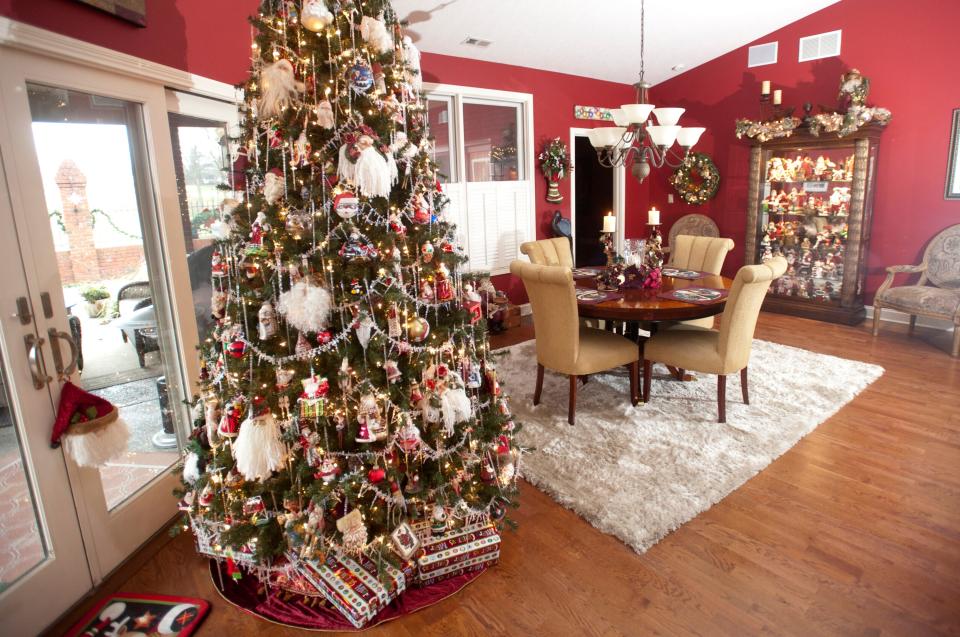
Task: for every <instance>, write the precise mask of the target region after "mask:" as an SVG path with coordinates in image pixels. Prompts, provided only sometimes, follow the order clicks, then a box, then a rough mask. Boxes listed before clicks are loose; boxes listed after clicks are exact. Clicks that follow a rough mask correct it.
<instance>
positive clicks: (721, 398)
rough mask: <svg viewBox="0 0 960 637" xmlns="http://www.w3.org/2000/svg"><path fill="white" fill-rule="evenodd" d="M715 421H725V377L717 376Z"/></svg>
mask: <svg viewBox="0 0 960 637" xmlns="http://www.w3.org/2000/svg"><path fill="white" fill-rule="evenodd" d="M717 413H718V415H719V418H717V422H721V423H723V422H727V377H726V376H723V375H720V376H717Z"/></svg>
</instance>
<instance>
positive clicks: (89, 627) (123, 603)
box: [66, 593, 210, 637]
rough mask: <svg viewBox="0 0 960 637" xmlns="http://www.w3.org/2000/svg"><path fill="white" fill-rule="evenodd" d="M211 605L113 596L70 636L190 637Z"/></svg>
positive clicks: (186, 599) (185, 599)
mask: <svg viewBox="0 0 960 637" xmlns="http://www.w3.org/2000/svg"><path fill="white" fill-rule="evenodd" d="M209 611H210V604H209V603H208V602H206V601H204V600H202V599H195V598H192V597H171V596H169V595H141V594H139V593H114V594H113V595H110V596H109V597H105V598H103V599H101V600H100V602H99V603H98V604H97V605H96V606H94V607H93V608H92V609H91V610H90V612H88V613H87V614H86V615H85V616H84V618H83V619H81V620H80V621H79V622H77V624H76V625H75V626H74V627H73V628H71V629H70V630H69V631H68V632H67V633H66V634H67V637H87V636H92V635H172V636H174V637H187V635H192V634H193V633H194V631H196V629H197V628H198V627H199V626H200V622H202V621H203V618H204V617H206V615H207V613H208V612H209Z"/></svg>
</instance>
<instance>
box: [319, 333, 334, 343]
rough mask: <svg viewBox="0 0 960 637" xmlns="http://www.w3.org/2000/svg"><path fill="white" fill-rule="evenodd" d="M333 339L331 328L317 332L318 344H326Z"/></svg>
mask: <svg viewBox="0 0 960 637" xmlns="http://www.w3.org/2000/svg"><path fill="white" fill-rule="evenodd" d="M332 340H333V334H331V333H330V330H323V331H322V332H320V333H319V334H317V344H318V345H326V344H327V343H329V342H330V341H332Z"/></svg>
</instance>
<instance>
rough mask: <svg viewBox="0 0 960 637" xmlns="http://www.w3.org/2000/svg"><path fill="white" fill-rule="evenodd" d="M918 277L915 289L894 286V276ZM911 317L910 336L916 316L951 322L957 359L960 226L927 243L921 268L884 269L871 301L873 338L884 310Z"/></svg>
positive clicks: (951, 227) (915, 266)
mask: <svg viewBox="0 0 960 637" xmlns="http://www.w3.org/2000/svg"><path fill="white" fill-rule="evenodd" d="M901 273H903V274H919V275H920V279H919V280H918V281H917V283H916V284H915V285H897V286H895V285H894V284H893V283H894V278H895V277H896V276H897V274H901ZM885 308H889V309H891V310H899V311H901V312H906V313H907V314H909V315H910V333H911V334H912V333H913V329H914V327H916V324H917V316H926V317H930V318H937V319H945V320H947V321H952V322H953V348H952V351H951V354H952V355H953V356H954V357H957V356H960V224H956V225H953V226H950V227H949V228H947V229H945V230H943V231H942V232H940V233H939V234H937V236H935V237H934V238H933V240H932V241H930V245H928V246H927V249H926V250H924V252H923V261H922V262H921V263H920V265H894V266H891V267H889V268H887V280H886V281H884V282H883V284H882V285H881V286H880V288H879V289H878V290H877V293H876V294H875V295H874V299H873V335H874V336H876V335H877V334H878V333H879V332H880V313H881V312H882V311H883V310H884V309H885Z"/></svg>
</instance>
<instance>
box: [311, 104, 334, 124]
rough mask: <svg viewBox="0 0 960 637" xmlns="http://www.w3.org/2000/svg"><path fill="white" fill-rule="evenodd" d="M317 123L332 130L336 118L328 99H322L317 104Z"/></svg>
mask: <svg viewBox="0 0 960 637" xmlns="http://www.w3.org/2000/svg"><path fill="white" fill-rule="evenodd" d="M316 115H317V125H318V126H320V127H322V128H325V129H327V130H333V127H334V126H336V120H335V119H334V117H333V105H331V104H330V100H323V101H321V102H320V103H319V104H317V110H316Z"/></svg>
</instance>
